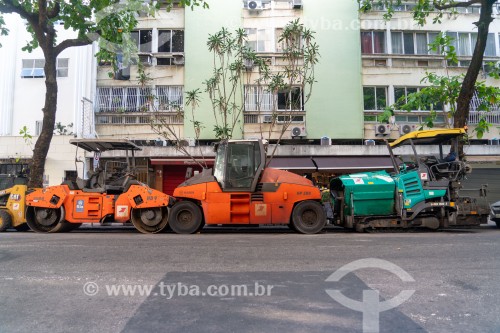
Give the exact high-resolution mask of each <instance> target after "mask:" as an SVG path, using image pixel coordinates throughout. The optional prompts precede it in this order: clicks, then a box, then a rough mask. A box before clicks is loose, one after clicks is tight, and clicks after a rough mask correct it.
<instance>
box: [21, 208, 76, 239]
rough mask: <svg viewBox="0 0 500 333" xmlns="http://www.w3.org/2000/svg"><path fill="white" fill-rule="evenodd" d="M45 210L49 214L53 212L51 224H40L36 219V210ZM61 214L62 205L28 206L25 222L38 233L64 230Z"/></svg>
mask: <svg viewBox="0 0 500 333" xmlns="http://www.w3.org/2000/svg"><path fill="white" fill-rule="evenodd" d="M37 209H40V210H44V209H45V210H46V211H47V213H48V214H49V215H51V214H55V220H54V222H53V223H51V224H42V223H40V222H39V221H38V220H37V217H36V210H37ZM62 215H63V209H62V207H59V208H55V209H53V208H37V207H28V209H27V210H26V223H27V224H28V226H29V227H30V229H31V230H33V231H34V232H39V233H54V232H61V231H64V228H65V226H66V224H65V221H60V220H61V217H62Z"/></svg>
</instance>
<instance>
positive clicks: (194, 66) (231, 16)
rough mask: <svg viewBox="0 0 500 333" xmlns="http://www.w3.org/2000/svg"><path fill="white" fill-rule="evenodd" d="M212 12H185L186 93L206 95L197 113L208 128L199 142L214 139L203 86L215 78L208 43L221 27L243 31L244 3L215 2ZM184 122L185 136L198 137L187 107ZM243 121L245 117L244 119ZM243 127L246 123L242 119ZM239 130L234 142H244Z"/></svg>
mask: <svg viewBox="0 0 500 333" xmlns="http://www.w3.org/2000/svg"><path fill="white" fill-rule="evenodd" d="M209 4H210V9H208V10H202V9H199V8H196V9H195V10H194V11H191V10H188V9H186V12H185V20H186V21H185V45H184V54H185V74H184V75H185V81H184V82H185V84H184V89H185V91H191V90H194V89H197V88H200V90H202V91H203V93H202V95H201V103H200V105H199V107H198V108H197V112H195V118H196V120H197V121H201V122H202V123H203V126H204V127H205V128H204V129H203V131H202V134H201V137H200V139H213V138H215V136H214V131H213V128H214V125H215V120H214V114H213V111H212V106H211V103H210V101H209V99H208V94H207V93H205V92H204V87H203V82H204V81H205V80H207V79H208V78H210V77H211V76H212V71H213V56H212V54H211V53H209V52H208V49H207V40H208V35H209V34H214V33H216V32H217V31H219V30H221V28H222V27H225V28H228V29H229V31H235V30H236V29H237V28H240V27H241V11H242V8H243V5H242V1H238V0H230V1H228V0H215V1H209ZM184 118H185V120H184V125H185V126H184V136H185V137H188V138H189V137H195V135H194V129H193V125H192V122H191V119H192V118H191V111H190V109H189V108H188V107H186V111H185V117H184ZM242 118H243V117H242ZM240 124H241V125H242V124H243V119H241V123H240ZM241 127H242V126H237V128H238V129H235V131H234V133H233V138H234V139H239V138H242V133H241V130H239V128H241Z"/></svg>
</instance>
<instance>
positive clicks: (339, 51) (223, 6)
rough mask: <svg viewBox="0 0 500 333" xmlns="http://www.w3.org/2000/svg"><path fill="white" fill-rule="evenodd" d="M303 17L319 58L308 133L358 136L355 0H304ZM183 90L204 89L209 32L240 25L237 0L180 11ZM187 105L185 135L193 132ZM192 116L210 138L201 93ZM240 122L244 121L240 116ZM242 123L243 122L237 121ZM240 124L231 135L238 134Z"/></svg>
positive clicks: (209, 110)
mask: <svg viewBox="0 0 500 333" xmlns="http://www.w3.org/2000/svg"><path fill="white" fill-rule="evenodd" d="M303 3H304V7H303V19H302V22H304V23H305V24H306V25H307V26H308V27H309V28H311V29H313V30H314V31H316V42H317V43H318V44H319V47H320V54H321V58H320V62H319V64H318V65H317V67H316V81H317V83H316V84H315V85H314V88H313V95H312V97H311V99H310V100H309V102H308V104H307V105H306V114H307V115H306V126H307V133H308V136H307V137H308V138H310V139H318V138H321V137H322V136H325V135H326V136H329V137H331V138H332V139H353V138H357V139H360V138H363V95H362V83H361V46H360V33H359V23H358V11H357V8H358V6H357V2H356V0H342V1H338V0H336V1H333V0H304V1H303ZM185 13H186V14H185V20H186V22H185V34H186V35H185V36H186V39H185V61H186V62H185V87H184V88H185V91H190V90H193V89H196V88H200V89H201V90H203V85H202V83H203V81H205V80H206V79H207V78H209V77H210V76H211V71H212V70H213V65H212V56H211V54H210V53H209V52H208V50H207V46H206V42H207V39H208V35H209V34H213V33H215V32H217V31H219V30H220V29H221V28H222V27H227V28H229V30H230V31H234V30H235V29H236V28H239V27H241V25H242V18H241V17H242V1H241V0H216V1H210V9H208V10H201V9H196V10H194V11H191V10H186V12H185ZM190 119H191V113H190V110H189V108H186V116H185V126H184V131H185V135H184V136H185V137H194V136H195V135H194V130H193V126H192V123H191V121H190ZM196 120H198V121H201V122H203V124H204V126H205V128H204V130H203V132H202V135H201V138H202V139H212V138H214V132H213V127H214V124H215V121H214V115H213V111H212V107H211V104H210V101H209V100H208V96H207V94H206V93H203V94H202V99H201V103H200V106H199V107H198V111H197V112H196ZM241 121H243V120H241ZM241 124H242V123H241ZM240 128H241V127H240V126H237V129H236V130H235V132H234V135H233V138H235V139H237V138H241V137H242V134H241V131H240Z"/></svg>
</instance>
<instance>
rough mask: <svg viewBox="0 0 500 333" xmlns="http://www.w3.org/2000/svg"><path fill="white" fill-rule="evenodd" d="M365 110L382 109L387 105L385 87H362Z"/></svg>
mask: <svg viewBox="0 0 500 333" xmlns="http://www.w3.org/2000/svg"><path fill="white" fill-rule="evenodd" d="M363 99H364V109H365V110H383V109H384V108H385V107H386V106H387V87H363Z"/></svg>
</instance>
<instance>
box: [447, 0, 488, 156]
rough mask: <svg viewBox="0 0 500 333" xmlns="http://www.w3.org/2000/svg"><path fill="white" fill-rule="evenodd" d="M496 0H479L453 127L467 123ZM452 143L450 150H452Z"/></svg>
mask: <svg viewBox="0 0 500 333" xmlns="http://www.w3.org/2000/svg"><path fill="white" fill-rule="evenodd" d="M495 1H496V0H482V1H481V14H480V16H479V21H478V22H476V23H475V25H476V26H477V28H478V29H477V42H476V45H475V47H474V53H473V54H472V59H471V63H470V65H469V68H468V69H467V73H466V74H465V77H464V81H463V82H462V87H461V89H460V94H459V95H458V99H457V111H456V112H455V115H454V127H455V128H463V127H464V126H465V125H467V121H468V119H469V111H470V102H471V100H472V97H473V96H474V91H475V85H476V81H477V77H478V75H479V71H480V70H481V69H482V67H483V55H484V50H485V49H486V40H487V39H488V31H489V27H490V23H491V22H492V21H493V18H492V14H493V3H495ZM453 146H454V145H452V148H451V149H452V150H453ZM458 155H459V156H460V157H463V155H464V152H463V142H461V143H460V144H459V147H458Z"/></svg>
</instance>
